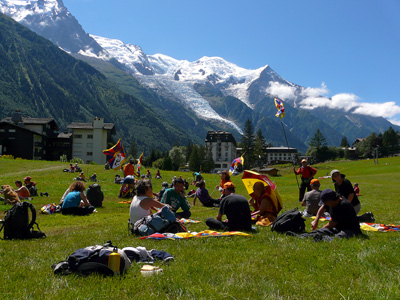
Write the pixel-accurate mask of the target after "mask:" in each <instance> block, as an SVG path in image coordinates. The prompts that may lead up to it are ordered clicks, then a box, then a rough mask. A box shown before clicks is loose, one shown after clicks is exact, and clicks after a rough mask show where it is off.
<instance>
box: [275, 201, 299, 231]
mask: <svg viewBox="0 0 400 300" xmlns="http://www.w3.org/2000/svg"><path fill="white" fill-rule="evenodd" d="M305 228H306V224H305V220H304V218H303V217H302V215H301V213H300V212H299V210H298V208H297V207H296V208H295V209H292V210H288V211H285V212H283V213H281V214H280V215H279V216H278V217H277V218H276V220H275V221H274V222H273V223H272V225H271V231H277V232H281V233H282V232H287V231H292V232H297V233H299V232H304V230H305Z"/></svg>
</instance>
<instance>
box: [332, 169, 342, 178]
mask: <svg viewBox="0 0 400 300" xmlns="http://www.w3.org/2000/svg"><path fill="white" fill-rule="evenodd" d="M335 173H340V171H339V170H336V169H335V170H332V171H331V177H332V175H333V174H335Z"/></svg>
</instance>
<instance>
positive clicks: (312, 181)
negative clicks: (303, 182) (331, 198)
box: [310, 179, 320, 185]
mask: <svg viewBox="0 0 400 300" xmlns="http://www.w3.org/2000/svg"><path fill="white" fill-rule="evenodd" d="M310 185H320V183H319V180H318V179H313V180H311V182H310Z"/></svg>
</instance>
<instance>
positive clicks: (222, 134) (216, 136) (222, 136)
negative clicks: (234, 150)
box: [205, 131, 236, 146]
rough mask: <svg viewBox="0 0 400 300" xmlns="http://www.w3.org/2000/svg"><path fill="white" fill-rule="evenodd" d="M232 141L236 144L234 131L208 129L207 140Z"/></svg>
mask: <svg viewBox="0 0 400 300" xmlns="http://www.w3.org/2000/svg"><path fill="white" fill-rule="evenodd" d="M218 140H220V141H221V142H231V143H233V144H234V145H235V146H236V140H235V138H234V136H233V135H232V133H230V132H228V131H208V132H207V136H206V139H205V142H206V143H207V142H217V141H218Z"/></svg>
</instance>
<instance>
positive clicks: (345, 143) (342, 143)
mask: <svg viewBox="0 0 400 300" xmlns="http://www.w3.org/2000/svg"><path fill="white" fill-rule="evenodd" d="M340 147H344V148H347V147H350V145H349V142H348V141H347V137H345V136H344V137H343V138H342V141H341V142H340Z"/></svg>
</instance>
